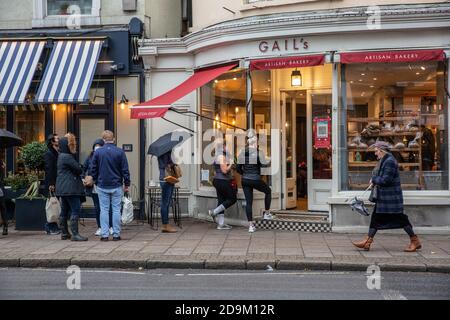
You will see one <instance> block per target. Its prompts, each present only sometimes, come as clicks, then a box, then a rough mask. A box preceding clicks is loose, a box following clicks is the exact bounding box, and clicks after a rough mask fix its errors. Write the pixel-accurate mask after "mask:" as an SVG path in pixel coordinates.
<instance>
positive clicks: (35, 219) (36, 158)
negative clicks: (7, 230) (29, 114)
mask: <svg viewBox="0 0 450 320" xmlns="http://www.w3.org/2000/svg"><path fill="white" fill-rule="evenodd" d="M46 152H47V147H46V146H45V144H42V143H40V142H37V141H35V142H31V143H29V144H27V145H25V146H24V147H22V148H21V150H20V160H22V161H23V163H24V165H25V168H26V169H27V170H28V171H29V172H30V173H29V174H28V176H31V177H34V178H31V177H29V182H30V185H29V187H28V190H27V191H26V193H25V194H24V195H23V196H20V197H18V198H16V208H15V215H16V230H44V229H45V223H46V222H47V217H46V213H45V201H46V198H45V197H43V196H42V195H41V194H40V193H39V186H40V182H39V180H38V178H37V177H39V170H40V169H42V168H43V166H44V154H45V153H46Z"/></svg>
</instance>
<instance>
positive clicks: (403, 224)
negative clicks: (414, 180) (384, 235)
mask: <svg viewBox="0 0 450 320" xmlns="http://www.w3.org/2000/svg"><path fill="white" fill-rule="evenodd" d="M372 148H375V155H376V157H377V158H378V160H379V161H378V164H377V167H376V168H375V169H374V171H373V174H372V179H371V180H370V184H371V185H372V187H376V188H378V191H377V196H376V200H374V201H375V208H374V210H373V213H372V217H371V219H370V227H369V232H368V235H367V237H366V238H365V239H364V240H362V241H359V242H353V245H354V246H356V247H358V248H361V249H364V250H367V251H368V250H370V246H371V244H372V242H373V238H374V237H375V234H376V233H377V231H378V230H386V229H399V228H403V230H405V232H406V233H407V234H408V235H409V237H410V244H409V245H408V247H407V248H406V249H405V250H404V251H405V252H414V251H416V250H418V249H421V248H422V244H421V243H420V241H419V238H418V237H417V235H416V234H415V233H414V230H413V227H412V225H411V223H410V222H409V219H408V216H407V215H406V214H404V213H403V192H402V188H401V183H400V173H399V169H398V163H397V160H395V158H394V156H393V155H392V154H391V153H390V152H389V150H390V145H389V144H388V143H387V142H384V141H378V142H376V143H375V144H373V146H372Z"/></svg>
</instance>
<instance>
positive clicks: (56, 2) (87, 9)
mask: <svg viewBox="0 0 450 320" xmlns="http://www.w3.org/2000/svg"><path fill="white" fill-rule="evenodd" d="M70 6H78V8H80V12H79V14H91V12H92V0H47V15H49V16H54V15H69V14H71V13H70V9H69V8H70Z"/></svg>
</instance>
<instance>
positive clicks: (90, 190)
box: [83, 139, 113, 237]
mask: <svg viewBox="0 0 450 320" xmlns="http://www.w3.org/2000/svg"><path fill="white" fill-rule="evenodd" d="M104 144H105V142H104V141H103V139H97V140H95V141H94V144H93V145H92V151H91V153H90V154H89V157H87V158H86V160H85V161H84V164H83V170H84V176H92V174H91V172H90V166H91V162H92V157H93V156H94V152H95V150H97V149H98V148H101V147H103V145H104ZM86 196H88V197H91V198H92V202H94V209H95V220H96V222H97V231H95V233H94V234H95V235H96V236H98V237H99V236H101V234H102V228H101V225H100V202H99V200H98V193H97V187H96V186H95V184H94V185H92V186H86ZM109 234H110V235H112V234H113V229H112V211H111V210H109Z"/></svg>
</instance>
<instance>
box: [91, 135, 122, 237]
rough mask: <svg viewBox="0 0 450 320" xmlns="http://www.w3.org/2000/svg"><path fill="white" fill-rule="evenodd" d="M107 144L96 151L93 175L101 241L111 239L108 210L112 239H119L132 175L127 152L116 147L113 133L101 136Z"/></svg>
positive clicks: (92, 169) (92, 165)
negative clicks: (124, 195) (111, 222)
mask: <svg viewBox="0 0 450 320" xmlns="http://www.w3.org/2000/svg"><path fill="white" fill-rule="evenodd" d="M102 139H103V141H105V145H104V146H103V147H101V148H100V149H98V150H97V151H95V152H94V157H93V158H92V162H91V174H92V178H93V179H94V182H95V184H96V185H97V192H98V198H99V200H100V224H101V228H102V236H101V238H100V240H101V241H107V240H108V236H109V208H110V206H111V207H112V211H113V240H114V241H118V240H120V208H121V201H122V196H123V192H128V188H129V186H130V172H129V170H128V161H127V157H126V155H125V152H124V151H123V150H122V149H120V148H118V147H116V145H115V144H114V143H115V138H114V134H113V133H112V132H111V131H109V130H106V131H104V132H103V134H102Z"/></svg>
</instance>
